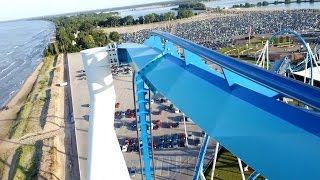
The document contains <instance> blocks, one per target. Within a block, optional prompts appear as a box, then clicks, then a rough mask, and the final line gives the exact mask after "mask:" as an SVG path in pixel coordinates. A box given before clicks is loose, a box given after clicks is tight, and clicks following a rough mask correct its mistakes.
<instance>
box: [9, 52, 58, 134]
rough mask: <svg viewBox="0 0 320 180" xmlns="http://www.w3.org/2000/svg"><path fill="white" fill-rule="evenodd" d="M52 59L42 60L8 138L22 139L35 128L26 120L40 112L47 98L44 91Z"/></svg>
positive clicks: (46, 86)
mask: <svg viewBox="0 0 320 180" xmlns="http://www.w3.org/2000/svg"><path fill="white" fill-rule="evenodd" d="M54 58H55V57H54V56H50V57H46V58H44V60H43V62H44V64H43V66H42V68H41V70H40V72H39V76H38V78H37V81H36V82H35V84H34V86H33V88H32V90H31V92H30V93H29V95H28V98H27V100H26V102H25V104H24V106H23V107H22V108H21V109H20V111H19V112H18V115H17V119H16V120H15V121H14V122H13V125H12V127H11V129H10V132H9V138H19V137H22V136H23V135H24V134H26V133H29V132H32V131H33V129H34V128H35V126H34V123H33V124H30V123H29V122H30V121H28V120H29V117H30V116H31V115H32V114H34V113H35V112H39V111H40V112H41V109H42V107H43V105H44V103H45V101H46V99H47V98H49V97H47V96H48V94H47V93H45V91H46V89H47V88H48V82H49V76H50V71H51V69H52V67H53V61H54ZM39 122H40V121H39ZM39 124H40V123H39Z"/></svg>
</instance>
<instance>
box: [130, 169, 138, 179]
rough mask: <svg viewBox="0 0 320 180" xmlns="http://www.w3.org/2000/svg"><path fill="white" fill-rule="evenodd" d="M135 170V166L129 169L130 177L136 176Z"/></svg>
mask: <svg viewBox="0 0 320 180" xmlns="http://www.w3.org/2000/svg"><path fill="white" fill-rule="evenodd" d="M136 173H137V170H136V168H135V167H132V168H130V169H129V174H130V176H131V177H136Z"/></svg>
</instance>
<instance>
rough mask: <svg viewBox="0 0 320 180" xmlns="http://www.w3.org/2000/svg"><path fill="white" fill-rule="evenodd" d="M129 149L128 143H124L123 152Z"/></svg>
mask: <svg viewBox="0 0 320 180" xmlns="http://www.w3.org/2000/svg"><path fill="white" fill-rule="evenodd" d="M127 151H128V145H127V144H126V145H123V146H122V152H127Z"/></svg>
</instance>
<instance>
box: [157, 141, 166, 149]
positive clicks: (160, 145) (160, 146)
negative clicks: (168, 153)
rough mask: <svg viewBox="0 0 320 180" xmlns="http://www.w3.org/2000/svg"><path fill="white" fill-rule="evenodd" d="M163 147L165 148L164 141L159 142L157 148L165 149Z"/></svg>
mask: <svg viewBox="0 0 320 180" xmlns="http://www.w3.org/2000/svg"><path fill="white" fill-rule="evenodd" d="M163 148H164V145H163V143H162V142H161V143H159V144H158V146H157V149H159V150H161V149H163Z"/></svg>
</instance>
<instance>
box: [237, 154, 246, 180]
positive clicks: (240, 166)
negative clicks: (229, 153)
mask: <svg viewBox="0 0 320 180" xmlns="http://www.w3.org/2000/svg"><path fill="white" fill-rule="evenodd" d="M238 163H239V168H240V172H241V177H242V180H246V177H245V176H244V172H243V167H242V163H241V159H240V158H238Z"/></svg>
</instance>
